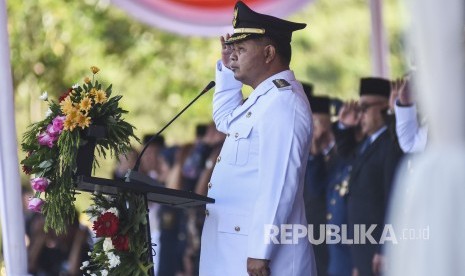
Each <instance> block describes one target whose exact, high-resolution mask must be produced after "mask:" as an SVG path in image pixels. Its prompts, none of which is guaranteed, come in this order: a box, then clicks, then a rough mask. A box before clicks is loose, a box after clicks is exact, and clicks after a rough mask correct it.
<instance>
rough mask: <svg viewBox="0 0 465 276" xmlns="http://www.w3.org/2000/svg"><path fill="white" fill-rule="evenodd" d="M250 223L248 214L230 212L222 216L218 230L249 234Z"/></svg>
mask: <svg viewBox="0 0 465 276" xmlns="http://www.w3.org/2000/svg"><path fill="white" fill-rule="evenodd" d="M249 223H250V221H249V216H247V215H242V214H232V213H228V214H226V216H224V217H222V218H220V220H219V222H218V232H220V233H228V234H236V235H244V236H247V235H248V234H249Z"/></svg>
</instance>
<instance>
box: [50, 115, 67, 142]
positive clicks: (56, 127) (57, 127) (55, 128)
mask: <svg viewBox="0 0 465 276" xmlns="http://www.w3.org/2000/svg"><path fill="white" fill-rule="evenodd" d="M65 119H66V117H65V116H57V117H55V119H53V121H52V123H51V124H49V125H48V126H47V134H48V135H50V136H52V137H54V138H57V137H58V136H59V135H60V134H61V132H62V131H63V124H64V122H65ZM55 140H57V139H55Z"/></svg>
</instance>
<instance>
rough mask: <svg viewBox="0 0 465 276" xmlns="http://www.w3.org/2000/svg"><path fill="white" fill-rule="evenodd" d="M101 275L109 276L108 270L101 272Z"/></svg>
mask: <svg viewBox="0 0 465 276" xmlns="http://www.w3.org/2000/svg"><path fill="white" fill-rule="evenodd" d="M100 273H101V274H102V276H107V275H108V270H106V269H104V270H102V271H100Z"/></svg>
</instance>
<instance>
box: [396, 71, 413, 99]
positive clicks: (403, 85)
mask: <svg viewBox="0 0 465 276" xmlns="http://www.w3.org/2000/svg"><path fill="white" fill-rule="evenodd" d="M399 102H400V104H402V105H411V104H413V95H412V91H411V90H410V77H409V76H406V77H405V78H403V79H402V81H401V82H400V86H399Z"/></svg>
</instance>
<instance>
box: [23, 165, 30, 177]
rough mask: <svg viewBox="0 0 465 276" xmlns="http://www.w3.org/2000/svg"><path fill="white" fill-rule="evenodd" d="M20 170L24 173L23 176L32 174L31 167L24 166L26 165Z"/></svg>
mask: <svg viewBox="0 0 465 276" xmlns="http://www.w3.org/2000/svg"><path fill="white" fill-rule="evenodd" d="M22 168H23V172H24V173H25V174H28V175H30V174H31V172H32V168H31V167H29V166H26V165H23V166H22Z"/></svg>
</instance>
